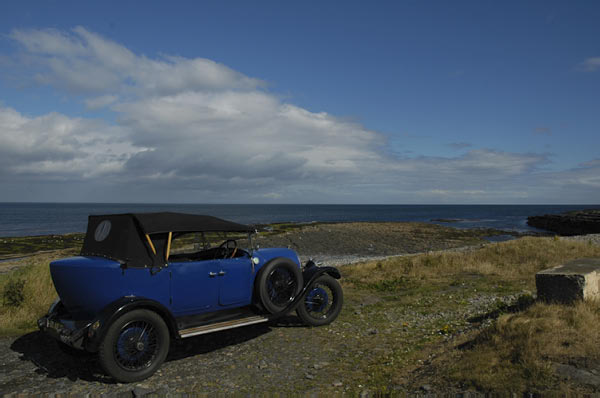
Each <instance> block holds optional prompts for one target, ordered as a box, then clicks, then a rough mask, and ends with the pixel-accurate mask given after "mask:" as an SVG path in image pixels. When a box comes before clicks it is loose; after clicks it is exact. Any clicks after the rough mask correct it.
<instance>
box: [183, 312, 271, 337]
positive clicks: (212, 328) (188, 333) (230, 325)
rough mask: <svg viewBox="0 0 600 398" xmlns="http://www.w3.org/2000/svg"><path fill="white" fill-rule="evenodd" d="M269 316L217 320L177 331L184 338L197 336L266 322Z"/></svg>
mask: <svg viewBox="0 0 600 398" xmlns="http://www.w3.org/2000/svg"><path fill="white" fill-rule="evenodd" d="M268 320H269V318H266V317H264V316H260V315H257V316H251V317H248V318H242V319H236V320H233V321H226V322H218V323H213V324H210V325H203V326H197V327H193V328H189V329H184V330H180V331H179V336H180V337H181V338H182V339H184V338H186V337H192V336H198V335H201V334H206V333H212V332H218V331H220V330H227V329H234V328H238V327H241V326H248V325H254V324H256V323H262V322H267V321H268Z"/></svg>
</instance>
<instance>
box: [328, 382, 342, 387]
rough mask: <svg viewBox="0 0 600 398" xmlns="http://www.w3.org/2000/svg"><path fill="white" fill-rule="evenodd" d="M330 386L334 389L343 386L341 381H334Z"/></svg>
mask: <svg viewBox="0 0 600 398" xmlns="http://www.w3.org/2000/svg"><path fill="white" fill-rule="evenodd" d="M331 385H332V386H334V387H341V386H343V385H344V384H343V383H342V382H341V381H334V382H333V383H331Z"/></svg>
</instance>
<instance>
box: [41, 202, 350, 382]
mask: <svg viewBox="0 0 600 398" xmlns="http://www.w3.org/2000/svg"><path fill="white" fill-rule="evenodd" d="M240 233H241V234H242V235H244V236H246V237H247V238H248V241H249V245H248V247H247V248H242V247H240V246H238V241H239V239H238V238H236V239H227V237H228V236H231V234H236V235H235V236H237V237H239V236H240ZM254 233H255V230H254V229H253V228H251V227H249V226H246V225H242V224H237V223H233V222H230V221H226V220H222V219H219V218H216V217H211V216H202V215H193V214H182V213H140V214H116V215H95V216H90V217H89V221H88V228H87V233H86V236H85V240H84V243H83V247H82V250H81V254H80V256H77V257H71V258H66V259H61V260H57V261H54V262H52V263H51V264H50V273H51V275H52V280H53V282H54V286H55V288H56V291H57V293H58V296H59V298H58V299H57V300H56V301H55V302H54V303H53V304H52V306H51V307H50V309H49V311H48V314H47V315H45V316H43V317H42V318H40V319H39V320H38V326H39V328H40V329H41V330H42V331H44V332H47V333H49V334H50V335H52V336H53V337H55V338H56V339H57V340H58V341H59V345H60V346H62V347H63V348H65V349H66V350H71V351H73V349H79V350H85V351H88V352H92V353H98V357H99V361H100V364H101V365H102V367H103V369H104V370H105V371H106V372H107V373H108V374H110V375H111V376H112V377H113V378H114V379H116V380H117V381H120V382H132V381H138V380H142V379H145V378H147V377H149V376H151V375H152V374H153V373H154V372H155V371H156V370H157V369H158V368H159V367H160V365H161V364H162V362H163V361H164V360H165V358H166V356H167V353H168V351H169V344H170V341H171V339H181V338H186V337H191V336H196V335H200V334H204V333H211V332H216V331H219V330H225V329H231V328H235V327H240V326H246V325H252V324H256V323H260V322H267V321H269V320H272V319H275V318H277V317H279V316H282V315H285V314H288V313H289V312H291V311H293V310H296V313H297V314H298V316H299V317H300V319H301V320H302V321H303V322H304V323H305V324H307V325H311V326H319V325H325V324H328V323H330V322H332V321H333V320H334V319H335V318H336V317H337V316H338V314H339V313H340V310H341V308H342V302H343V292H342V289H341V287H340V285H339V283H338V282H337V280H336V279H339V278H340V273H339V271H338V270H337V269H336V268H333V267H321V266H317V265H316V264H315V263H314V262H313V261H308V262H307V263H306V264H305V265H304V266H302V265H301V264H300V260H299V258H298V255H297V254H296V253H295V252H294V251H293V250H290V249H287V248H265V249H259V248H258V247H255V245H254V244H253V242H252V241H253V236H254ZM191 234H195V235H200V236H201V237H202V238H203V244H202V245H201V244H199V243H195V244H193V245H192V246H191V250H180V251H179V253H175V252H174V251H173V248H174V247H175V246H177V242H187V241H189V237H190V236H191ZM227 234H229V235H227ZM207 235H209V236H210V239H207V238H206V237H207ZM215 236H222V239H223V240H222V241H221V243H220V244H219V245H214V246H213V247H210V245H209V244H207V242H208V241H209V240H213V241H214V239H215ZM186 239H187V241H186ZM182 247H185V245H183V246H182ZM188 249H189V248H188Z"/></svg>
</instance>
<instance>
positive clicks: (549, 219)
mask: <svg viewBox="0 0 600 398" xmlns="http://www.w3.org/2000/svg"><path fill="white" fill-rule="evenodd" d="M527 224H528V225H530V226H532V227H535V228H539V229H544V230H547V231H552V232H555V233H557V234H559V235H563V236H570V235H585V234H596V233H600V209H595V210H579V211H572V212H567V213H563V214H544V215H542V216H531V217H527Z"/></svg>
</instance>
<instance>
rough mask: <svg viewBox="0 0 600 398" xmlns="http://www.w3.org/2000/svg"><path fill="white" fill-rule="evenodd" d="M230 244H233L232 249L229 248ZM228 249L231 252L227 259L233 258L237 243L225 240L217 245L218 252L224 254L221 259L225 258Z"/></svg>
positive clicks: (232, 240)
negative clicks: (231, 250)
mask: <svg viewBox="0 0 600 398" xmlns="http://www.w3.org/2000/svg"><path fill="white" fill-rule="evenodd" d="M230 243H233V247H230ZM230 249H233V252H232V253H231V256H229V258H233V257H234V256H235V254H236V253H237V241H235V240H234V239H227V240H226V241H225V242H223V243H221V244H220V245H219V251H218V252H219V253H224V254H223V258H227V255H228V254H229V250H230Z"/></svg>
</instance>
